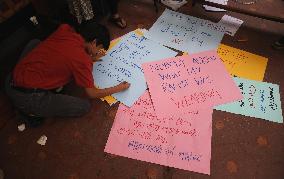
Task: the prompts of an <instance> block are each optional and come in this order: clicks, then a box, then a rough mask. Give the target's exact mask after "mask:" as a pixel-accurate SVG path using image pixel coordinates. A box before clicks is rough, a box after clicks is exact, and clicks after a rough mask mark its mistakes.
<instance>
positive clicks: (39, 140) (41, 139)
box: [37, 135, 47, 145]
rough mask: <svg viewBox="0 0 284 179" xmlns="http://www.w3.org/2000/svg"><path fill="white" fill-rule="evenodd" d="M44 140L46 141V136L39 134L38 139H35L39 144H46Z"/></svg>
mask: <svg viewBox="0 0 284 179" xmlns="http://www.w3.org/2000/svg"><path fill="white" fill-rule="evenodd" d="M46 141H47V137H46V136H45V135H43V136H41V137H40V138H39V139H38V140H37V143H38V144H39V145H45V144H46Z"/></svg>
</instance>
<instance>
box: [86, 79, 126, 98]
mask: <svg viewBox="0 0 284 179" xmlns="http://www.w3.org/2000/svg"><path fill="white" fill-rule="evenodd" d="M129 87H130V84H129V83H127V82H122V83H120V84H119V85H116V86H114V87H110V88H105V89H98V88H96V87H93V88H85V91H86V93H87V95H88V96H89V97H90V98H102V97H105V96H108V95H111V94H113V93H117V92H120V91H123V90H126V89H128V88H129Z"/></svg>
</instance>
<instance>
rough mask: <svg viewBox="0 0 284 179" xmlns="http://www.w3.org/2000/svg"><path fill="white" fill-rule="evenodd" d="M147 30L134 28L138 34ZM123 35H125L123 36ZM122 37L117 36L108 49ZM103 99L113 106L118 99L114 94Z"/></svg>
mask: <svg viewBox="0 0 284 179" xmlns="http://www.w3.org/2000/svg"><path fill="white" fill-rule="evenodd" d="M146 31H147V30H146V29H136V30H134V32H135V33H136V34H137V35H144V33H145V32H146ZM122 37H123V36H122ZM122 37H119V38H116V39H114V40H112V41H111V42H110V45H109V48H108V50H111V49H112V48H113V47H114V46H115V45H117V44H118V42H119V41H120V40H121V38H122ZM101 100H102V101H106V102H107V103H108V104H109V105H110V106H112V105H113V104H115V103H116V102H117V100H116V99H115V98H114V97H112V96H106V97H103V98H101Z"/></svg>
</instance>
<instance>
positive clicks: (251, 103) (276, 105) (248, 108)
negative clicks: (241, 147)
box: [215, 77, 283, 123]
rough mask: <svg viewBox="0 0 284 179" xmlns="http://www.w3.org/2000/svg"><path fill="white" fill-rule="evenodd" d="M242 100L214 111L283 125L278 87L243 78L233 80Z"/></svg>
mask: <svg viewBox="0 0 284 179" xmlns="http://www.w3.org/2000/svg"><path fill="white" fill-rule="evenodd" d="M234 81H235V83H236V84H237V85H238V86H239V88H240V90H241V92H242V94H243V97H244V98H243V99H242V100H240V101H237V102H233V103H229V104H224V105H219V106H216V107H215V109H217V110H221V111H226V112H231V113H235V114H242V115H245V116H250V117H256V118H260V119H265V120H268V121H272V122H278V123H283V116H282V108H281V101H280V94H279V86H278V85H276V84H272V83H265V82H259V81H253V80H247V79H243V78H237V77H235V78H234Z"/></svg>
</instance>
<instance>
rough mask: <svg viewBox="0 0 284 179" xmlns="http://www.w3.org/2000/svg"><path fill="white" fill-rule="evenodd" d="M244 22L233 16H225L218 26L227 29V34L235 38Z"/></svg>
mask: <svg viewBox="0 0 284 179" xmlns="http://www.w3.org/2000/svg"><path fill="white" fill-rule="evenodd" d="M243 22H244V21H242V20H241V19H237V18H235V17H232V16H228V15H224V16H223V17H222V19H221V20H220V21H219V22H218V24H220V25H222V26H224V27H226V32H225V33H226V34H228V35H231V36H234V35H235V33H236V32H237V31H238V29H239V28H240V26H241V25H242V23H243Z"/></svg>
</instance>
